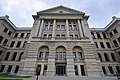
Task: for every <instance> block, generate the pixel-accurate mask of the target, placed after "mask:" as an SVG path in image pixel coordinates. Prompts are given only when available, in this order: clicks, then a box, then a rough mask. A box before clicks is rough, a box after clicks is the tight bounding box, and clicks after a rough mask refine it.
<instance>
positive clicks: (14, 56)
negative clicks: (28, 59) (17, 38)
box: [11, 52, 17, 61]
mask: <svg viewBox="0 0 120 80" xmlns="http://www.w3.org/2000/svg"><path fill="white" fill-rule="evenodd" d="M16 55H17V52H14V53H13V56H12V59H11V60H12V61H14V60H15V58H16Z"/></svg>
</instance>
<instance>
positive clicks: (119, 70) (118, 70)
mask: <svg viewBox="0 0 120 80" xmlns="http://www.w3.org/2000/svg"><path fill="white" fill-rule="evenodd" d="M115 67H116V70H117V73H119V74H120V67H119V66H115Z"/></svg>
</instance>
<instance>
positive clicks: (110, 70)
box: [108, 66, 114, 74]
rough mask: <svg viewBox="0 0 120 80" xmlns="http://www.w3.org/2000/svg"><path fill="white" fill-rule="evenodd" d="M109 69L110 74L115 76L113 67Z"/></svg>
mask: <svg viewBox="0 0 120 80" xmlns="http://www.w3.org/2000/svg"><path fill="white" fill-rule="evenodd" d="M108 69H109V72H110V73H111V74H114V71H113V68H112V66H108Z"/></svg>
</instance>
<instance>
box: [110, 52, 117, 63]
mask: <svg viewBox="0 0 120 80" xmlns="http://www.w3.org/2000/svg"><path fill="white" fill-rule="evenodd" d="M111 57H112V60H113V61H116V58H115V55H114V53H111Z"/></svg>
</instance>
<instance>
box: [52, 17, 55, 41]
mask: <svg viewBox="0 0 120 80" xmlns="http://www.w3.org/2000/svg"><path fill="white" fill-rule="evenodd" d="M55 30H56V19H54V21H53V31H52V39H55Z"/></svg>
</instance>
